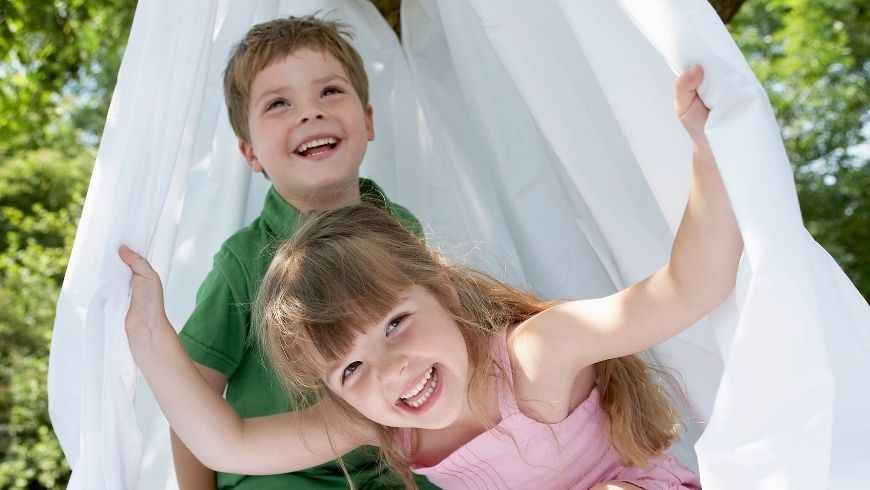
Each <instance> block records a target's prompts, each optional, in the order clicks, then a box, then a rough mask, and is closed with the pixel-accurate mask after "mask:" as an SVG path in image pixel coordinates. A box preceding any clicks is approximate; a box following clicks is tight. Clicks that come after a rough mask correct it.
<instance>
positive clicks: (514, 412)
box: [399, 333, 701, 490]
mask: <svg viewBox="0 0 870 490" xmlns="http://www.w3.org/2000/svg"><path fill="white" fill-rule="evenodd" d="M493 340H494V342H493V344H494V345H493V351H494V352H493V354H494V357H495V362H498V363H501V364H502V366H504V367H505V370H504V371H505V372H506V373H507V376H508V377H509V378H510V377H511V376H512V375H511V369H510V357H509V356H508V352H507V345H506V341H505V336H504V333H502V334H501V335H496V336H495V338H494V339H493ZM495 371H496V374H497V376H499V377H500V376H501V375H500V374H499V373H500V370H498V369H496V370H495ZM505 381H506V380H502V379H500V378H499V379H498V397H499V411H500V412H501V416H502V420H501V422H499V424H498V426H497V428H494V429H491V430H489V431H487V432H484V433H483V434H480V435H479V436H477V437H476V438H474V439H472V440H471V441H469V442H468V443H467V444H465V445H464V446H462V447H460V448H459V449H457V450H456V451H454V452H453V453H452V454H450V455H449V456H448V457H446V458H444V460H442V461H441V462H440V463H438V464H436V465H434V466H429V467H424V466H420V465H412V466H411V469H412V471H413V472H414V473H417V474H420V475H424V476H426V478H428V479H429V481H430V482H432V483H434V484H435V485H437V486H439V487H441V488H445V489H454V488H456V489H466V488H467V489H474V490H482V489H513V488H516V489H528V488H542V489H544V488H546V489H586V488H589V487H590V486H592V485H595V484H596V483H601V482H604V481H623V482H627V483H631V484H633V485H635V486H638V487H640V488H643V489H683V488H689V489H700V488H701V486H700V482H699V481H698V477H697V476H696V475H695V474H694V473H693V472H692V471H690V470H689V469H688V468H686V467H685V466H683V465H682V464H681V463H680V462H678V461H677V460H676V459H674V458H673V457H672V456H671V455H670V454H665V455H664V456H663V457H662V458H660V459H658V460H656V461H652V462H651V463H650V466H649V467H648V468H645V469H641V468H636V467H625V466H622V465H620V464H619V459H620V458H619V454H618V453H617V452H616V450H615V449H614V448H613V446H612V445H611V443H610V437H609V434H608V427H607V415H606V414H605V412H604V411H603V410H602V409H601V407H600V405H599V403H598V391H597V389H593V390H592V392H591V393H590V394H589V397H588V398H587V399H586V400H585V401H583V403H581V404H580V405H579V406H578V407H577V408H575V409H574V411H573V412H571V414H570V415H568V417H567V418H565V420H563V421H561V422H559V423H556V424H550V425H548V424H544V423H541V422H538V421H535V420H533V419H531V418H529V417H526V416H525V415H524V414H523V413H522V412H520V410H519V408H518V407H517V403H516V400H515V399H514V397H513V392H512V390H511V389H510V379H508V380H507V382H505ZM498 429H501V431H499V430H498ZM505 432H506V433H507V434H510V436H508V435H507V434H506V433H505ZM511 436H512V437H513V440H512V439H511ZM399 437H400V439H401V443H402V446H403V448H404V450H405V451H406V453H409V452H410V448H411V440H410V437H411V431H410V430H409V429H401V430H400V431H399Z"/></svg>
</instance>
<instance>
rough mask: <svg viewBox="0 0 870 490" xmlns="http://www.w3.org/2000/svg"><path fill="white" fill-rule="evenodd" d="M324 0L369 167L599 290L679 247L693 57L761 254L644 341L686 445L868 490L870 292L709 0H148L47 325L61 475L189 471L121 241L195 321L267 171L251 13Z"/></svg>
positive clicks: (495, 261)
mask: <svg viewBox="0 0 870 490" xmlns="http://www.w3.org/2000/svg"><path fill="white" fill-rule="evenodd" d="M317 10H320V11H324V12H328V11H333V10H334V12H333V13H332V15H335V16H337V17H339V18H341V19H343V20H345V21H346V22H349V23H351V24H352V25H353V26H354V27H355V30H356V33H357V37H356V41H355V45H356V46H357V48H358V49H359V50H360V52H361V53H362V55H363V58H364V59H365V61H366V67H367V70H368V72H369V76H370V79H371V85H372V94H371V100H372V104H373V106H374V108H375V121H376V134H377V140H376V141H375V142H373V143H372V144H371V145H370V146H369V150H368V153H367V156H366V160H365V162H364V163H363V167H362V173H363V175H366V176H370V177H373V178H374V179H375V180H376V181H377V182H379V183H380V184H381V185H382V186H383V187H384V188H385V190H386V191H387V193H388V195H390V196H391V198H393V199H395V200H396V201H398V202H400V203H402V204H405V205H407V206H408V207H409V208H410V209H411V210H412V211H413V212H414V213H415V214H416V215H417V216H418V217H419V218H420V219H421V220H422V221H423V223H424V226H425V227H426V228H427V234H428V238H429V240H430V242H431V243H434V244H436V246H442V247H443V250H444V251H445V252H446V253H448V254H449V255H452V256H455V257H457V258H460V259H462V260H467V261H468V262H470V263H472V264H475V265H478V266H480V267H483V268H485V269H487V270H489V271H491V272H493V273H495V274H497V275H499V276H500V277H502V278H505V279H508V280H510V281H512V282H515V283H518V284H523V285H527V286H529V287H531V288H533V289H535V290H537V291H539V292H540V293H542V294H544V295H547V296H550V297H563V298H578V297H591V296H597V295H603V294H607V293H610V292H613V291H615V290H617V289H619V288H622V287H625V286H627V285H629V284H631V283H633V282H635V281H637V280H639V279H641V278H643V277H644V276H645V275H647V274H649V273H650V272H652V271H653V270H655V269H656V268H658V267H659V266H661V265H662V264H663V263H664V262H665V261H666V260H667V256H668V253H669V249H670V244H671V241H672V237H673V232H674V231H675V229H676V227H677V224H678V222H679V217H680V215H681V213H682V208H683V206H684V204H685V201H686V197H687V195H688V182H689V172H690V156H691V150H690V145H689V141H688V138H687V136H686V135H685V134H684V133H683V131H682V128H681V127H680V125H679V123H678V122H677V120H676V118H675V117H674V116H673V113H672V108H671V92H672V85H673V81H674V79H675V75H674V73H675V72H680V71H682V70H683V69H685V68H687V67H688V66H690V65H691V64H693V63H701V64H703V65H704V67H705V71H706V78H705V82H704V84H703V85H702V87H701V94H702V96H703V98H704V100H705V102H706V103H707V105H708V106H710V107H711V114H710V118H709V122H708V125H707V128H706V129H707V134H708V137H709V139H710V141H711V143H712V146H713V149H714V153H715V155H716V158H717V161H718V162H719V166H720V170H721V173H722V176H723V180H724V181H725V185H726V187H727V189H728V192H729V196H730V197H731V199H732V203H733V206H734V209H735V213H736V215H737V219H738V222H739V224H740V228H741V231H742V232H743V235H744V241H745V243H746V251H745V253H744V257H743V259H742V262H741V265H740V273H739V279H738V284H737V287H736V288H735V292H734V294H733V295H732V296H731V297H730V298H729V299H728V300H726V302H725V303H724V304H723V305H722V306H721V307H720V308H718V309H717V310H716V311H715V312H713V313H712V314H711V315H709V317H708V318H707V319H704V320H703V321H701V322H699V323H698V324H697V325H695V326H693V327H692V328H690V329H689V330H687V331H685V332H684V333H682V334H680V335H679V336H677V337H676V338H674V339H672V340H670V341H668V342H666V343H664V344H663V345H661V346H659V347H657V348H655V349H654V350H653V355H654V356H655V357H656V358H657V359H658V360H659V361H660V362H663V363H665V364H667V365H669V366H673V367H675V368H676V369H677V370H679V371H680V373H681V374H682V376H683V378H684V379H685V383H686V391H687V394H688V398H689V403H688V406H687V407H686V409H685V415H686V416H687V418H689V419H690V420H692V423H691V424H690V430H689V432H688V434H687V435H686V436H685V437H684V439H683V441H681V443H680V444H679V445H678V447H677V452H678V454H679V455H680V457H681V458H682V459H683V460H684V461H686V462H688V463H689V464H690V465H696V464H697V466H696V467H698V468H700V471H701V479H702V482H703V484H704V486H705V488H712V489H718V488H722V489H733V488H790V489H791V488H808V489H817V488H834V487H838V486H845V487H847V488H857V487H861V486H866V485H867V484H868V477H867V476H866V475H868V474H870V418H868V417H866V416H865V415H864V411H865V410H866V409H865V407H867V406H870V391H868V390H866V389H865V388H866V387H867V386H870V308H868V306H867V303H866V302H865V301H864V300H863V299H862V298H861V297H860V295H859V294H858V293H857V291H856V290H855V289H854V287H853V286H852V285H851V284H850V283H849V281H848V280H847V279H846V278H845V276H844V275H843V274H842V272H841V271H840V270H839V268H838V267H837V266H836V264H835V263H834V262H833V261H832V260H831V259H830V257H829V256H828V254H827V253H826V252H824V251H823V250H822V249H821V248H820V247H818V245H816V244H815V242H814V241H813V240H812V238H811V237H810V236H809V235H808V234H807V233H806V231H805V230H804V229H803V226H802V224H801V220H800V213H799V209H798V206H797V200H796V198H795V192H794V186H793V184H792V180H791V173H790V170H789V165H788V162H787V160H786V157H785V153H784V151H783V148H782V144H781V141H780V139H779V133H778V131H777V128H776V124H775V120H774V118H773V115H772V113H771V110H770V107H769V104H768V102H767V99H766V97H765V95H764V92H763V91H762V89H761V87H760V86H759V84H758V83H757V81H756V80H755V78H754V76H753V75H752V73H751V72H750V70H749V68H748V66H747V65H746V63H745V61H744V59H743V57H742V56H741V55H740V53H739V51H738V50H737V48H736V47H735V46H734V44H733V42H732V41H731V39H730V37H729V36H728V33H727V31H726V30H725V28H724V27H723V26H722V25H721V23H720V22H719V20H718V18H717V17H716V15H715V12H713V10H712V9H711V8H710V7H709V5H707V4H706V2H704V1H702V0H621V1H613V2H597V1H592V0H582V1H578V0H573V1H572V0H565V1H561V2H559V1H555V0H553V1H547V2H534V3H533V2H511V3H510V5H509V8H508V7H506V5H505V3H504V2H496V1H493V0H486V1H485V0H461V1H460V0H451V1H442V2H438V1H435V0H405V1H404V3H403V5H402V18H403V28H402V31H403V33H404V46H400V45H399V43H398V40H397V39H396V37H395V35H394V34H393V33H392V31H391V30H390V29H389V27H388V26H387V25H386V23H385V22H384V21H383V19H382V18H381V17H380V15H379V14H378V13H377V11H376V10H375V9H374V8H373V7H372V6H371V4H369V3H368V2H366V1H363V0H353V1H351V0H346V1H340V0H332V1H330V0H307V1H292V2H291V1H275V0H272V1H267V0H261V1H253V0H220V1H207V0H189V1H186V2H172V1H170V0H140V2H139V4H138V7H137V12H136V16H135V20H134V24H133V28H132V32H131V35H130V40H129V43H128V47H127V51H126V53H125V56H124V61H123V63H122V67H121V72H120V74H119V78H118V86H117V88H116V90H115V94H114V97H113V100H112V104H111V107H110V109H109V116H108V119H107V122H106V129H105V132H104V136H103V140H102V143H101V146H100V150H99V154H98V157H97V162H96V165H95V169H94V176H93V177H92V181H91V186H90V189H89V192H88V196H87V201H86V204H85V209H84V213H83V216H82V220H81V224H80V227H79V233H78V235H77V237H76V243H75V245H74V247H73V253H72V257H71V261H70V267H69V270H68V272H67V276H66V279H65V281H64V287H63V291H62V294H61V297H60V299H59V301H58V313H57V320H56V324H55V330H54V337H53V342H52V350H51V358H50V366H49V367H50V369H49V396H50V399H49V401H50V407H49V408H50V412H51V416H52V422H53V424H54V427H55V431H56V432H57V434H58V437H59V439H60V441H61V444H62V446H63V449H64V452H65V454H66V455H67V458H68V460H69V462H70V464H71V466H72V467H73V477H72V481H71V482H70V488H72V489H83V488H86V489H99V488H107V489H116V488H143V489H154V488H173V487H175V482H174V475H173V473H172V467H171V457H170V452H169V448H168V447H169V446H168V429H167V426H166V422H165V420H164V419H163V418H162V416H161V415H160V413H159V410H158V409H157V407H156V404H155V403H154V401H153V398H152V397H151V394H150V392H149V391H148V388H147V385H146V384H145V383H144V382H142V381H141V379H138V376H137V370H136V367H135V364H134V363H133V361H132V358H131V356H130V354H129V349H128V347H127V344H126V337H125V335H124V332H123V316H124V312H125V309H126V303H127V301H128V295H129V272H128V271H127V270H126V268H125V266H124V265H123V264H122V263H121V262H120V260H119V259H118V258H117V256H116V249H117V247H118V245H119V244H120V243H121V242H124V243H127V244H130V245H131V246H132V247H133V248H135V249H137V250H139V251H142V252H143V253H145V254H146V255H147V256H148V258H149V259H150V260H151V261H152V263H153V264H154V266H155V268H156V269H157V270H158V272H160V274H161V277H163V278H164V284H165V287H166V298H167V311H168V313H169V317H170V320H171V321H172V322H173V324H174V325H176V327H180V326H181V325H182V324H183V322H184V319H185V318H186V316H187V315H188V314H189V312H190V311H191V309H192V307H193V301H194V294H195V291H196V288H197V286H198V284H199V282H200V281H201V280H202V278H203V277H204V276H205V274H206V272H207V271H208V269H209V268H210V265H211V256H212V255H213V254H214V252H215V251H216V250H217V248H218V247H219V245H220V243H221V242H222V241H223V240H224V239H225V238H226V237H227V236H228V235H229V234H230V233H232V232H233V231H234V230H236V229H237V228H239V227H241V226H243V225H244V224H246V223H247V222H249V221H250V220H251V219H252V218H253V217H254V216H256V214H257V213H258V212H259V207H260V205H261V203H262V199H263V197H264V194H265V190H266V188H267V185H268V184H267V182H266V181H265V180H264V179H262V178H261V177H259V176H255V177H253V178H252V176H251V174H250V171H249V170H248V169H247V167H246V166H245V165H244V163H243V160H242V159H241V157H240V156H239V154H238V152H237V149H236V140H235V137H234V136H233V134H232V130H231V129H230V126H229V123H228V120H227V116H226V111H225V108H224V106H223V99H222V93H221V92H222V91H221V76H222V70H223V67H224V65H225V62H226V59H227V56H228V52H229V50H230V48H231V46H232V45H233V43H235V42H236V41H238V40H239V39H240V38H241V37H242V36H243V35H244V33H245V32H246V31H247V29H248V28H250V27H251V26H252V25H254V24H256V23H259V22H262V21H265V20H268V19H270V18H274V17H277V16H282V15H288V14H304V13H310V12H314V11H317ZM470 244H473V245H475V247H476V250H475V251H474V252H473V253H470V254H469V253H468V245H470ZM862 387H863V388H862ZM701 432H703V435H700V434H701ZM699 435H700V439H698V436H699ZM696 441H697V443H696ZM693 449H694V450H693ZM696 458H697V459H696Z"/></svg>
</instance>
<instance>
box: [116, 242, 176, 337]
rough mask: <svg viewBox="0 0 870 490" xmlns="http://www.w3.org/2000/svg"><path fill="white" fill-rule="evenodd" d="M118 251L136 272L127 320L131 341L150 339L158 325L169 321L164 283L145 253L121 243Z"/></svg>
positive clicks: (126, 326) (162, 325)
mask: <svg viewBox="0 0 870 490" xmlns="http://www.w3.org/2000/svg"><path fill="white" fill-rule="evenodd" d="M118 254H119V255H120V256H121V260H123V261H124V263H125V264H127V265H128V266H129V267H130V270H131V271H132V272H133V285H132V289H133V292H132V297H131V298H130V309H129V310H128V311H127V317H126V319H125V321H124V327H125V328H126V330H127V338H128V340H129V341H130V343H131V344H132V343H134V342H141V341H150V340H151V339H153V337H154V332H155V330H156V329H158V328H161V327H164V328H165V325H167V324H168V323H169V320H168V319H167V318H166V311H165V310H164V306H163V285H162V284H161V282H160V277H159V276H158V275H157V272H155V271H154V269H153V268H152V267H151V264H149V263H148V261H147V260H145V258H144V257H142V256H141V255H139V254H137V253H136V252H134V251H132V250H130V248H129V247H127V246H126V245H121V248H120V250H119V251H118Z"/></svg>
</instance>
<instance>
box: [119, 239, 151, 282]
mask: <svg viewBox="0 0 870 490" xmlns="http://www.w3.org/2000/svg"><path fill="white" fill-rule="evenodd" d="M118 255H120V256H121V260H123V261H124V263H125V264H127V265H128V266H129V267H130V270H132V271H133V273H134V274H136V275H140V276H145V277H151V276H152V275H153V273H154V269H152V268H151V264H149V263H148V261H147V260H145V257H142V256H141V255H139V254H137V253H136V252H134V251H133V250H131V249H130V247H128V246H126V245H123V244H122V245H121V247H120V248H119V249H118Z"/></svg>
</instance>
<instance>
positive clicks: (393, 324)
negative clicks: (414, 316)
mask: <svg viewBox="0 0 870 490" xmlns="http://www.w3.org/2000/svg"><path fill="white" fill-rule="evenodd" d="M407 316H408V315H407V314H404V313H403V314H401V315H399V316H397V317H395V318H393V319H392V320H390V321H389V322H387V328H386V329H385V330H386V333H387V337H389V336H390V334H391V333H393V331H394V330H396V329H397V328H399V325H401V324H402V320H404V319H405V317H407Z"/></svg>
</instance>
